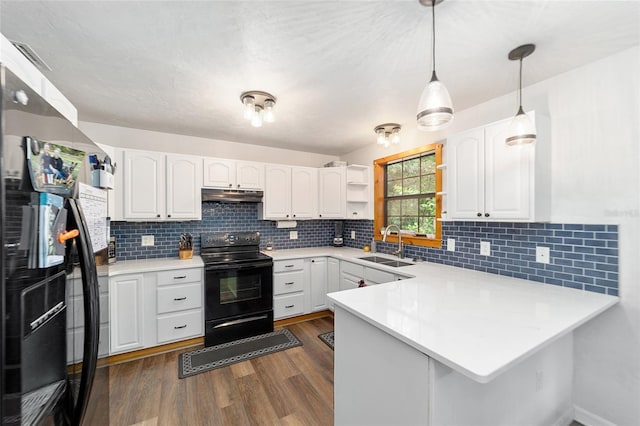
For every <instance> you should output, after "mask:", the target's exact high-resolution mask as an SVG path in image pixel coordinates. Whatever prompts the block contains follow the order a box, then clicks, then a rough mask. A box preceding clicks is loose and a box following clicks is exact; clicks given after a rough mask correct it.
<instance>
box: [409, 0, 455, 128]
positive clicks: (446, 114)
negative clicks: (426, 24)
mask: <svg viewBox="0 0 640 426" xmlns="http://www.w3.org/2000/svg"><path fill="white" fill-rule="evenodd" d="M442 1H444V0H420V4H422V5H423V6H431V20H432V45H431V53H432V63H433V69H432V72H431V80H430V81H429V83H427V86H426V87H425V88H424V90H423V91H422V96H420V102H419V103H418V110H417V115H416V119H417V121H418V129H419V130H424V131H434V130H440V129H443V128H445V127H447V126H448V125H449V124H451V120H452V119H453V104H452V102H451V96H449V91H448V90H447V88H446V87H445V85H444V84H443V83H442V82H441V81H440V80H438V77H437V75H436V15H435V6H436V4H438V3H441V2H442Z"/></svg>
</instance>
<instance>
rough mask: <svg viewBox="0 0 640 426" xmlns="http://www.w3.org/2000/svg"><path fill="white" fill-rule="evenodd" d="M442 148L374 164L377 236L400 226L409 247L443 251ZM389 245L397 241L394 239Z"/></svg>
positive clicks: (437, 146) (416, 151) (414, 151)
mask: <svg viewBox="0 0 640 426" xmlns="http://www.w3.org/2000/svg"><path fill="white" fill-rule="evenodd" d="M441 163H442V145H441V144H431V145H426V146H422V147H419V148H415V149H412V150H409V151H405V152H401V153H398V154H394V155H390V156H388V157H384V158H379V159H377V160H375V161H374V162H373V164H374V178H375V183H374V194H375V209H374V225H373V226H374V235H375V238H376V239H378V240H380V239H382V234H380V229H382V228H384V227H385V226H388V225H392V224H393V225H398V226H399V227H400V228H401V229H402V230H403V231H407V234H406V235H405V234H403V237H402V240H403V242H406V243H407V244H412V245H418V246H427V247H441V244H442V241H441V240H442V230H441V224H440V221H439V220H438V219H439V218H440V214H441V206H442V200H441V194H440V192H441V191H442V171H441V170H440V168H438V167H437V166H439V165H440V164H441ZM387 241H397V237H395V236H391V237H388V238H387Z"/></svg>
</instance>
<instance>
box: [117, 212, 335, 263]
mask: <svg viewBox="0 0 640 426" xmlns="http://www.w3.org/2000/svg"><path fill="white" fill-rule="evenodd" d="M258 208H259V205H258V204H255V203H242V204H237V203H236V204H234V203H212V202H207V203H203V204H202V220H201V221H188V222H111V235H115V236H116V238H117V246H118V260H133V259H151V258H162V257H173V258H177V257H178V241H179V239H180V234H181V233H187V232H188V233H190V234H191V235H192V236H193V237H194V252H195V253H196V254H198V253H200V234H201V233H204V232H234V231H259V232H260V234H261V237H260V238H261V242H260V247H261V248H264V247H265V246H266V244H267V242H268V241H271V242H273V244H274V247H275V248H276V249H281V250H282V249H291V248H302V247H318V246H329V245H331V241H332V239H333V233H334V229H335V222H334V221H332V220H308V221H298V226H297V227H296V228H293V229H277V228H276V222H273V221H263V220H258ZM292 230H295V231H297V232H298V239H297V240H291V239H289V231H292ZM142 235H153V236H154V237H155V245H154V246H149V247H142V246H141V237H142Z"/></svg>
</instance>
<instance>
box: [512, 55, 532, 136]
mask: <svg viewBox="0 0 640 426" xmlns="http://www.w3.org/2000/svg"><path fill="white" fill-rule="evenodd" d="M535 50H536V45H535V44H523V45H522V46H518V47H516V48H515V49H513V50H512V51H511V52H509V60H511V61H520V77H519V79H520V82H519V85H518V105H519V106H518V112H517V113H516V116H515V117H513V120H511V124H509V131H508V133H507V138H506V139H505V142H506V143H507V145H524V144H528V143H534V142H535V141H536V126H535V125H534V124H533V122H532V121H531V119H530V118H529V117H528V116H527V114H525V113H524V111H523V110H522V60H523V59H524V58H526V57H527V56H529V55H531V54H532V53H533V52H534V51H535Z"/></svg>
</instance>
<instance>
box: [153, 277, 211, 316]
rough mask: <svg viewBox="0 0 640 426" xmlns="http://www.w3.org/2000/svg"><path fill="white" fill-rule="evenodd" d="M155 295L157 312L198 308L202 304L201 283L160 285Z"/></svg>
mask: <svg viewBox="0 0 640 426" xmlns="http://www.w3.org/2000/svg"><path fill="white" fill-rule="evenodd" d="M157 297H158V313H159V314H164V313H167V312H175V311H183V310H186V309H195V308H199V307H201V306H202V285H201V284H200V283H192V284H185V285H177V286H170V287H169V286H167V287H160V288H158V290H157Z"/></svg>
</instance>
